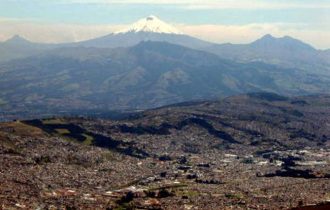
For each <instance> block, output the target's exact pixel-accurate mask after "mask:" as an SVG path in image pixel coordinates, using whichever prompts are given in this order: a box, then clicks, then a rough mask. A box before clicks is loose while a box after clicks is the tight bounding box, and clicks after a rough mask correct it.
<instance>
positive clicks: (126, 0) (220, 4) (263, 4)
mask: <svg viewBox="0 0 330 210" xmlns="http://www.w3.org/2000/svg"><path fill="white" fill-rule="evenodd" d="M57 2H60V3H63V4H67V3H80V4H154V5H157V4H158V5H169V4H171V5H181V6H182V7H183V8H186V9H194V10H202V9H285V8H307V9H312V8H323V9H324V8H330V2H329V1H312V0H311V1H301V0H300V1H299V0H290V1H278V0H157V1H155V0H59V1H57Z"/></svg>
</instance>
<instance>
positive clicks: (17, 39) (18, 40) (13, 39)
mask: <svg viewBox="0 0 330 210" xmlns="http://www.w3.org/2000/svg"><path fill="white" fill-rule="evenodd" d="M6 43H17V44H21V43H30V41H28V40H27V39H24V38H23V37H21V36H20V35H17V34H16V35H14V36H13V37H11V38H10V39H8V40H7V41H6Z"/></svg>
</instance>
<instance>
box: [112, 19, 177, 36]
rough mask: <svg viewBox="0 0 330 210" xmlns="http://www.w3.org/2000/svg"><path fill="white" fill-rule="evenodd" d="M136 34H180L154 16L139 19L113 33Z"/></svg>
mask: <svg viewBox="0 0 330 210" xmlns="http://www.w3.org/2000/svg"><path fill="white" fill-rule="evenodd" d="M129 32H133V33H138V32H151V33H164V34H182V33H181V32H180V31H179V30H178V29H176V28H175V27H173V26H171V25H169V24H167V23H165V22H164V21H162V20H160V19H159V18H158V17H156V16H154V15H150V16H148V17H146V18H143V19H140V20H138V21H137V22H135V23H133V24H132V25H130V26H128V27H127V28H126V29H124V30H120V31H117V32H115V34H120V33H129Z"/></svg>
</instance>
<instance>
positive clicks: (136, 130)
mask: <svg viewBox="0 0 330 210" xmlns="http://www.w3.org/2000/svg"><path fill="white" fill-rule="evenodd" d="M191 124H194V125H197V126H200V127H202V128H204V129H206V130H207V131H208V133H209V134H211V135H213V136H215V137H217V138H220V139H223V140H225V141H226V142H228V143H232V144H241V143H240V142H239V141H236V140H235V139H234V138H233V137H232V136H231V135H230V134H228V133H226V132H224V131H219V130H217V129H215V128H214V127H213V125H211V124H210V123H208V122H207V121H206V120H204V119H200V118H193V117H191V118H188V119H185V120H183V121H181V122H179V123H178V124H177V125H171V124H169V123H162V124H161V125H160V126H157V127H155V126H141V125H138V126H127V125H125V124H123V125H116V126H113V127H112V128H114V129H119V130H120V132H122V133H131V134H137V135H143V134H153V135H169V134H170V131H169V130H170V129H176V130H182V129H183V128H184V127H186V126H188V125H191Z"/></svg>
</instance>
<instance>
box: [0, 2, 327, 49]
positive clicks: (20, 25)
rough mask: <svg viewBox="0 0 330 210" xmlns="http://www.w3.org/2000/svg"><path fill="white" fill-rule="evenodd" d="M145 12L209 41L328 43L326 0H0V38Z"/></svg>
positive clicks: (73, 35) (72, 35)
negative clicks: (270, 38) (263, 38)
mask: <svg viewBox="0 0 330 210" xmlns="http://www.w3.org/2000/svg"><path fill="white" fill-rule="evenodd" d="M150 14H153V15H156V16H158V17H159V18H161V19H163V20H164V21H167V22H169V23H171V24H173V25H175V26H177V27H179V28H180V29H181V30H183V31H184V32H185V33H189V34H192V35H194V36H199V37H200V38H203V39H208V40H210V41H216V42H234V43H238V42H242V43H244V42H249V41H252V40H253V39H256V38H258V36H260V35H262V34H263V33H267V30H269V33H273V34H274V35H275V36H282V35H291V36H295V37H297V38H300V39H302V40H304V41H306V42H309V43H311V44H312V45H314V46H316V47H319V48H330V41H329V38H327V37H329V36H328V35H330V0H290V1H289V0H286V1H284V0H167V1H165V0H158V1H156V0H0V27H1V28H2V31H0V40H4V39H6V38H8V37H9V36H11V35H13V34H15V33H20V34H22V35H23V36H26V37H28V38H29V39H31V40H34V41H45V42H47V41H49V42H61V41H76V40H81V39H87V38H90V37H92V36H98V35H103V34H106V33H109V32H111V31H112V30H115V29H117V28H120V26H124V25H127V24H130V23H132V22H134V21H136V20H137V19H139V18H142V17H145V16H148V15H150ZM212 27H213V28H212ZM41 28H50V31H52V32H54V33H55V34H52V35H49V34H47V33H46V31H47V30H43V33H45V34H44V35H45V36H44V37H43V38H42V37H41V35H40V30H41ZM88 30H94V32H89V31H88ZM201 30H202V31H205V32H204V33H198V32H201ZM57 31H58V32H57ZM33 32H35V35H33ZM56 32H57V33H58V37H57V38H56ZM210 32H212V34H211V35H210ZM63 33H64V34H63ZM65 33H67V34H66V35H65ZM217 33H219V34H217ZM224 33H225V34H224ZM237 33H243V34H237ZM79 34H81V36H80V37H79ZM47 37H49V40H47ZM230 37H232V38H230Z"/></svg>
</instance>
